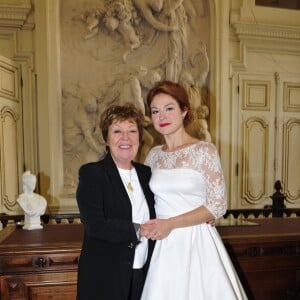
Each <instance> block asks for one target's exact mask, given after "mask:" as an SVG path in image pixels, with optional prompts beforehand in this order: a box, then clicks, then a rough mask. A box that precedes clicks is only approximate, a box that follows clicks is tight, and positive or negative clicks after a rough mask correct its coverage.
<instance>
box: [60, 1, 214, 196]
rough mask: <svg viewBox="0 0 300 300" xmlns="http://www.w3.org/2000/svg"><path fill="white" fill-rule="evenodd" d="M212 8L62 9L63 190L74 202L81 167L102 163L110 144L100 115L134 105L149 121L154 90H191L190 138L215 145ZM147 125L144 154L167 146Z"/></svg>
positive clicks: (182, 4)
mask: <svg viewBox="0 0 300 300" xmlns="http://www.w3.org/2000/svg"><path fill="white" fill-rule="evenodd" d="M208 16H209V4H208V1H207V0H201V1H191V0H179V1H178V0H102V1H96V0H90V1H87V0H80V1H71V0H64V1H61V4H60V28H61V73H62V105H63V143H64V186H65V193H66V194H72V193H74V189H75V188H76V185H77V173H78V168H79V166H80V165H81V164H83V163H86V162H89V161H95V160H98V159H99V158H100V157H101V156H102V155H103V154H104V153H105V144H104V142H103V140H102V137H101V130H100V128H98V122H99V116H100V115H101V112H102V111H103V110H104V109H105V108H106V107H107V106H109V105H111V104H113V103H119V104H122V103H125V102H133V103H134V104H135V105H136V106H137V107H139V108H140V109H142V111H144V112H145V115H147V107H146V105H145V97H146V94H147V92H148V90H149V88H150V87H151V86H152V85H153V83H154V82H156V81H159V80H162V79H167V80H172V81H176V82H180V83H181V84H183V85H184V86H185V88H186V89H187V92H188V94H189V96H190V99H191V102H192V107H193V109H194V114H195V121H194V123H193V124H192V125H191V126H190V127H189V131H190V132H191V133H192V134H193V135H196V136H198V137H199V138H201V139H205V140H210V139H211V138H210V133H209V131H208V125H207V119H208V116H209V103H208V102H209V101H208V88H207V85H208V82H207V81H208V74H209V57H208V51H209V45H208V41H209V17H208ZM161 142H162V140H161V137H160V136H158V135H157V134H156V133H155V131H154V130H153V128H152V125H151V121H150V119H149V118H147V124H146V125H145V129H144V136H143V141H142V145H141V150H140V152H139V154H138V157H137V159H138V160H139V161H143V160H144V158H145V156H146V155H147V153H148V151H149V149H150V148H151V147H153V146H154V145H156V144H159V143H161Z"/></svg>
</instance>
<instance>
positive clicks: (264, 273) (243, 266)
mask: <svg viewBox="0 0 300 300" xmlns="http://www.w3.org/2000/svg"><path fill="white" fill-rule="evenodd" d="M253 222H254V223H256V224H258V225H257V226H229V227H218V231H219V232H220V234H221V236H222V239H223V242H224V243H225V246H226V248H227V250H228V252H229V254H230V256H231V258H232V261H233V264H234V265H235V267H236V270H237V272H238V274H239V276H240V279H241V281H242V283H243V285H244V287H245V289H246V291H247V295H248V297H249V300H252V299H254V300H292V299H293V300H296V299H299V292H300V218H297V219H293V218H286V219H282V218H273V219H255V220H253ZM297 293H298V294H297ZM297 295H298V296H297Z"/></svg>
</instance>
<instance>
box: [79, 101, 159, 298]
mask: <svg viewBox="0 0 300 300" xmlns="http://www.w3.org/2000/svg"><path fill="white" fill-rule="evenodd" d="M100 127H101V130H102V135H103V138H104V140H105V142H106V144H107V149H108V152H107V154H106V156H105V157H104V158H103V159H102V160H100V161H99V162H95V163H88V164H86V165H83V166H82V167H81V168H80V170H79V184H78V188H77V193H76V197H77V203H78V207H79V211H80V216H81V219H82V222H83V225H84V240H83V245H82V251H81V255H80V259H79V266H78V288H77V299H78V300H89V299H92V300H100V299H101V300H110V299H111V300H138V299H140V294H141V291H142V288H143V284H144V278H145V274H146V271H147V267H148V264H149V260H150V257H151V254H152V250H153V241H151V240H147V239H146V238H144V237H142V238H140V236H139V225H140V224H142V223H144V222H145V221H147V220H149V219H151V218H154V217H155V212H154V199H153V194H152V192H151V191H150V188H149V186H148V183H149V180H150V176H151V171H150V168H149V167H147V166H145V165H143V164H140V163H137V162H134V161H133V159H134V158H135V156H136V154H137V152H138V148H139V143H140V141H141V136H142V132H143V114H142V113H141V112H140V111H138V110H137V109H136V108H135V107H133V106H131V105H125V106H112V107H110V108H108V109H107V110H106V111H105V112H104V113H103V114H102V118H101V122H100Z"/></svg>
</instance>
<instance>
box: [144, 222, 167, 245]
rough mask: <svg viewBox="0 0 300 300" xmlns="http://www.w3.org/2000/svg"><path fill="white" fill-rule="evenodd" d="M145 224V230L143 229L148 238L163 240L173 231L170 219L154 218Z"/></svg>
mask: <svg viewBox="0 0 300 300" xmlns="http://www.w3.org/2000/svg"><path fill="white" fill-rule="evenodd" d="M144 225H145V230H143V233H145V236H146V238H148V239H151V240H162V239H164V238H165V237H167V236H168V235H169V234H170V232H171V231H172V228H171V224H170V222H169V220H168V219H153V220H150V221H148V222H147V223H145V224H144ZM142 226H143V225H142ZM146 231H147V232H146Z"/></svg>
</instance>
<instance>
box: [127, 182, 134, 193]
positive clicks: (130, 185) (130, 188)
mask: <svg viewBox="0 0 300 300" xmlns="http://www.w3.org/2000/svg"><path fill="white" fill-rule="evenodd" d="M127 188H128V190H129V191H130V192H133V186H132V184H131V182H128V183H127Z"/></svg>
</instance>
